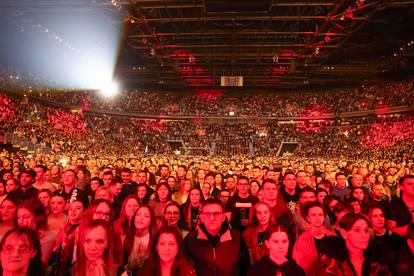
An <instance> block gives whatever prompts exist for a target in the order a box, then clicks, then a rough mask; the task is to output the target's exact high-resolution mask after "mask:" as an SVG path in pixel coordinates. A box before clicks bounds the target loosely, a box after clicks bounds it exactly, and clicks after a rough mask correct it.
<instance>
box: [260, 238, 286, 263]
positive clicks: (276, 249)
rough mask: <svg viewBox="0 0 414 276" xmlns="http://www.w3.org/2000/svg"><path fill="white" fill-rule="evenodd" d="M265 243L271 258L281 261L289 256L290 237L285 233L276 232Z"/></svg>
mask: <svg viewBox="0 0 414 276" xmlns="http://www.w3.org/2000/svg"><path fill="white" fill-rule="evenodd" d="M265 243H266V245H267V247H268V248H269V254H270V256H271V257H273V258H276V259H280V258H285V257H286V256H287V255H288V250H289V237H288V235H287V234H286V233H285V232H274V233H273V234H272V235H271V236H270V238H269V240H267V241H265Z"/></svg>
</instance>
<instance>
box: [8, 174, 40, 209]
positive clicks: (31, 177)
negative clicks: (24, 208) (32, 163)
mask: <svg viewBox="0 0 414 276" xmlns="http://www.w3.org/2000/svg"><path fill="white" fill-rule="evenodd" d="M35 177H36V172H35V171H34V170H32V169H26V170H24V171H22V172H21V173H20V174H19V176H18V179H19V182H20V187H19V188H18V189H16V190H13V191H11V192H10V193H9V194H8V195H7V198H9V199H12V200H14V201H17V202H19V203H20V202H23V201H27V200H30V199H37V194H38V193H39V190H38V189H36V188H35V187H33V183H34V182H35Z"/></svg>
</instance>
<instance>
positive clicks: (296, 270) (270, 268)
mask: <svg viewBox="0 0 414 276" xmlns="http://www.w3.org/2000/svg"><path fill="white" fill-rule="evenodd" d="M265 244H266V246H267V247H268V248H269V255H266V256H264V257H263V258H261V259H260V260H258V261H257V262H256V263H255V264H254V265H253V266H252V268H251V269H250V271H249V274H248V276H255V275H286V276H290V275H292V276H305V275H306V274H305V271H304V270H303V269H302V268H301V267H300V266H299V265H298V264H297V263H296V261H295V260H294V259H291V258H290V257H289V256H288V252H289V244H290V239H289V231H288V230H287V229H286V228H285V227H283V226H282V225H272V226H270V227H269V228H268V231H267V233H266V236H265Z"/></svg>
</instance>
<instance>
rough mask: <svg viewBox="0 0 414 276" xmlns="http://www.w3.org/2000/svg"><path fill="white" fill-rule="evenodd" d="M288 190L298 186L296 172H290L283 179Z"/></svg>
mask: <svg viewBox="0 0 414 276" xmlns="http://www.w3.org/2000/svg"><path fill="white" fill-rule="evenodd" d="M283 184H284V185H285V189H286V191H294V190H295V188H296V176H295V175H294V174H288V175H286V176H285V177H284V179H283Z"/></svg>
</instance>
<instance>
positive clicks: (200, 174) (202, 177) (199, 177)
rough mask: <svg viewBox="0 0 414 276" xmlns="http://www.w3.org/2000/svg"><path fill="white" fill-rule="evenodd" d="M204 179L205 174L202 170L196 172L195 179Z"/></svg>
mask: <svg viewBox="0 0 414 276" xmlns="http://www.w3.org/2000/svg"><path fill="white" fill-rule="evenodd" d="M205 177H206V172H205V171H204V170H198V172H197V178H198V179H204V178H205Z"/></svg>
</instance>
